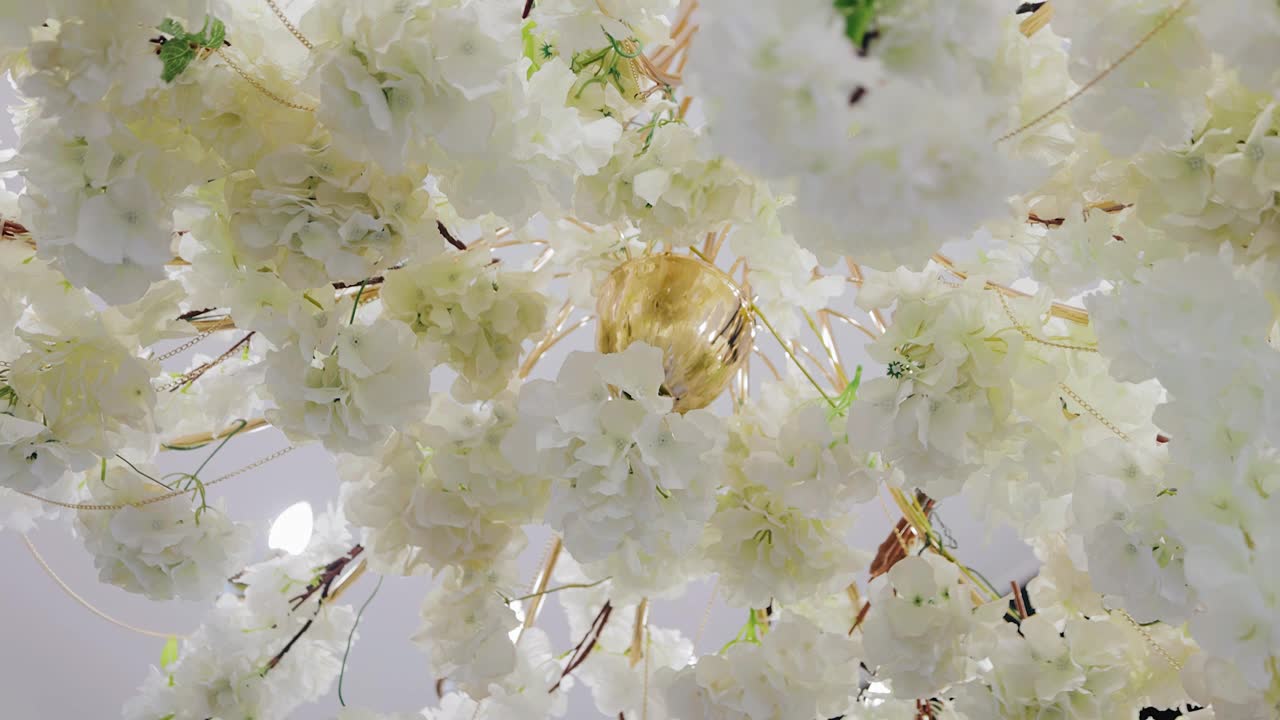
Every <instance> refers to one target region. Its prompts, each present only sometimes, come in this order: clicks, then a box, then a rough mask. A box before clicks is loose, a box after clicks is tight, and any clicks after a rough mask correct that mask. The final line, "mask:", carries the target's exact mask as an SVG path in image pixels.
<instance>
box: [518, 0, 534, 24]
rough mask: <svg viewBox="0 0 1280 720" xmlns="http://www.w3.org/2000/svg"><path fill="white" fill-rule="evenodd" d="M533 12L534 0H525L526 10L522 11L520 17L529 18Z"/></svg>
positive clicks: (522, 18)
mask: <svg viewBox="0 0 1280 720" xmlns="http://www.w3.org/2000/svg"><path fill="white" fill-rule="evenodd" d="M531 12H533V0H524V12H522V13H520V19H521V20H526V19H528V17H529V13H531Z"/></svg>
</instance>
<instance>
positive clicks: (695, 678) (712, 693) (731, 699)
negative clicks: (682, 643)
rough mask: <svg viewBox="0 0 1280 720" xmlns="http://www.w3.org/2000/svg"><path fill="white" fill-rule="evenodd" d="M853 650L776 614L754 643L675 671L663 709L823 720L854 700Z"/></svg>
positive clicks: (840, 637)
mask: <svg viewBox="0 0 1280 720" xmlns="http://www.w3.org/2000/svg"><path fill="white" fill-rule="evenodd" d="M859 654H860V653H859V648H858V645H857V643H856V642H855V641H853V640H851V639H849V638H848V637H846V636H845V635H844V634H843V633H828V632H823V631H822V630H820V629H818V628H817V627H816V626H814V625H813V624H812V623H810V622H809V621H807V620H805V619H804V618H800V617H796V616H794V615H785V614H784V615H783V616H782V617H781V618H778V619H776V620H775V621H774V622H773V624H772V627H771V628H769V629H768V631H767V632H765V634H764V637H763V638H762V639H759V640H758V641H757V642H737V643H734V644H733V645H732V646H731V647H730V648H729V649H728V650H727V651H725V652H724V654H722V655H707V656H704V657H702V658H700V659H699V661H698V663H697V664H696V665H694V666H690V667H687V668H684V669H682V670H680V671H679V672H678V673H676V676H675V677H674V678H664V677H663V675H664V674H663V673H660V674H659V676H658V677H659V679H660V681H665V682H666V683H669V690H668V691H667V707H668V709H669V712H670V714H671V716H673V717H678V718H682V719H684V718H717V719H718V720H753V719H754V718H771V719H773V718H776V719H777V720H781V719H782V718H810V717H831V716H832V715H833V714H838V713H841V712H843V711H844V710H845V709H846V708H848V707H849V704H850V702H849V701H850V697H851V696H853V695H856V694H857V684H856V683H855V682H850V680H851V679H852V678H857V677H858V673H859V670H858V655H859Z"/></svg>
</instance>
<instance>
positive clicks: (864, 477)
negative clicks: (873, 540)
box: [702, 381, 876, 607]
mask: <svg viewBox="0 0 1280 720" xmlns="http://www.w3.org/2000/svg"><path fill="white" fill-rule="evenodd" d="M827 412H828V410H827V408H826V406H825V405H823V404H821V401H820V400H818V399H816V398H814V397H813V394H812V392H811V391H810V390H807V389H806V388H801V387H798V386H796V385H795V384H794V381H793V382H792V383H790V384H783V383H777V384H773V385H769V386H767V387H766V388H765V389H764V390H763V393H762V398H761V400H760V402H759V403H758V404H755V405H753V406H752V407H749V408H744V409H743V410H742V411H740V413H739V415H738V416H737V417H736V418H735V422H734V426H733V427H732V428H731V435H730V442H729V448H728V452H727V454H726V460H727V464H728V466H729V468H730V472H731V474H730V477H729V478H727V480H726V483H725V485H726V491H725V492H723V493H721V494H720V496H719V499H718V501H717V505H716V510H715V512H714V513H713V514H712V515H711V519H710V520H709V521H708V523H707V530H706V533H705V535H704V537H703V548H702V550H703V553H704V554H705V555H706V558H707V562H708V565H709V567H710V569H712V570H714V571H715V572H717V573H718V575H719V578H720V588H721V590H722V592H724V594H725V597H726V599H728V600H729V601H730V602H731V603H733V604H734V605H743V606H746V607H764V606H766V605H768V604H769V602H770V600H771V599H776V600H777V601H779V602H781V603H784V604H790V603H792V602H795V601H799V600H804V599H807V598H811V597H815V596H821V595H827V594H830V593H833V592H838V591H840V590H842V589H843V588H845V587H847V586H848V585H849V584H850V583H851V582H853V581H854V579H855V577H856V575H857V574H858V572H859V571H860V570H862V569H864V568H865V566H866V564H867V558H866V557H865V553H863V552H862V551H860V550H858V549H857V548H854V547H852V546H850V545H849V543H848V542H847V541H846V540H845V535H846V534H847V532H848V530H849V526H850V522H849V519H848V518H849V513H850V512H851V511H852V510H853V507H854V505H856V504H857V503H860V502H865V501H866V500H868V499H870V498H871V497H873V496H874V495H875V491H876V486H875V482H874V480H873V479H872V476H871V474H870V473H868V472H865V471H864V466H865V464H866V463H865V462H864V461H863V460H862V459H861V458H857V457H855V456H854V453H853V452H852V451H851V450H850V448H849V445H848V443H846V442H844V438H843V437H838V436H837V432H836V430H835V429H833V427H832V426H833V425H838V424H839V422H838V421H833V419H832V418H829V417H828V414H827Z"/></svg>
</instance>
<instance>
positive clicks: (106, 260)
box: [15, 0, 213, 304]
mask: <svg viewBox="0 0 1280 720" xmlns="http://www.w3.org/2000/svg"><path fill="white" fill-rule="evenodd" d="M200 5H203V3H199V2H184V3H177V4H175V5H173V6H168V5H163V4H156V3H154V2H151V1H150V0H128V1H126V2H120V3H110V2H88V3H60V4H55V5H53V6H51V7H49V8H48V11H47V12H48V14H47V17H48V18H51V21H47V22H43V23H42V24H41V25H40V27H39V28H35V29H33V31H32V34H31V44H30V47H29V49H28V52H27V55H26V57H27V60H28V61H29V62H28V63H26V64H23V65H22V66H20V67H18V68H15V70H16V72H15V80H16V82H17V85H18V87H19V88H20V90H21V91H22V93H23V94H24V95H25V96H26V97H28V98H30V99H31V100H33V101H35V102H34V103H33V104H32V105H31V106H30V107H29V108H28V109H27V112H26V117H25V120H24V122H23V127H22V130H23V131H22V133H21V142H20V149H21V153H20V165H21V170H22V175H23V179H24V180H25V189H24V194H23V198H22V204H23V210H24V216H25V217H26V218H27V220H28V223H27V224H28V225H29V226H30V227H31V229H32V230H33V231H35V232H36V233H37V234H38V235H39V237H40V245H39V247H40V253H41V255H42V256H44V257H47V258H50V259H53V260H54V261H55V262H56V263H57V265H58V266H59V267H60V269H62V271H63V272H65V273H66V274H67V277H68V279H69V280H71V281H72V282H74V283H76V284H77V285H80V286H83V287H88V288H90V289H91V290H93V291H94V292H95V293H97V294H98V295H99V296H100V297H102V298H103V299H105V300H107V301H108V302H110V303H113V304H120V303H127V302H132V301H133V300H136V299H137V298H139V297H141V296H142V294H143V293H144V292H145V291H146V289H147V287H148V286H149V285H150V284H151V283H152V282H154V281H156V280H159V279H161V278H162V277H163V266H164V264H165V263H166V262H168V261H169V260H170V259H171V258H172V250H171V247H170V245H171V243H172V234H173V229H174V228H173V222H172V213H173V210H174V208H175V207H176V205H177V202H178V195H179V194H180V193H181V192H182V191H183V190H185V189H186V187H187V186H189V185H190V184H192V183H193V182H200V181H203V180H207V179H208V174H209V173H210V167H211V165H212V162H211V158H212V157H213V156H212V154H211V153H210V152H209V151H208V150H207V149H206V148H205V147H204V146H203V145H201V144H200V143H199V142H198V141H196V140H195V139H194V138H192V137H191V135H190V134H189V133H188V131H187V129H186V128H184V127H183V126H182V124H181V123H179V122H176V121H175V119H174V118H173V117H172V115H171V114H170V113H168V112H165V110H164V109H163V107H164V105H165V100H164V96H165V94H166V93H167V92H168V90H169V89H170V86H169V85H167V84H165V83H163V82H162V81H161V77H160V75H161V70H162V64H161V62H160V60H159V59H158V58H157V56H156V54H155V51H154V47H155V46H154V45H152V43H151V42H149V40H150V38H152V37H154V36H155V29H154V28H155V25H156V24H157V23H158V22H159V19H163V18H164V17H165V16H169V17H173V18H176V19H177V20H178V21H179V22H181V23H183V24H184V26H190V25H191V22H190V21H191V20H193V19H194V20H195V27H197V28H198V26H199V22H200V20H201V19H202V18H203V16H204V12H203V8H199V9H198V7H199V6H200Z"/></svg>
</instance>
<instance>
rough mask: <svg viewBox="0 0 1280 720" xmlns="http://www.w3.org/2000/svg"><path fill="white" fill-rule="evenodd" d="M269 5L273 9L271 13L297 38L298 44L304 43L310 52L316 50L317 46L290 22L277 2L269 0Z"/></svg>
mask: <svg viewBox="0 0 1280 720" xmlns="http://www.w3.org/2000/svg"><path fill="white" fill-rule="evenodd" d="M267 5H268V6H269V7H270V8H271V12H273V13H275V14H276V17H278V18H280V23H281V24H282V25H284V27H285V29H286V30H288V31H289V33H290V34H291V35H293V36H294V37H295V38H297V39H298V42H300V43H302V46H303V47H305V48H306V49H308V50H315V49H316V47H315V45H312V44H311V41H310V40H308V39H307V36H306V35H303V34H302V31H301V30H299V29H298V26H297V25H294V24H293V22H292V21H291V20H289V16H288V15H285V14H284V10H282V9H281V8H280V6H279V5H277V4H276V0H267Z"/></svg>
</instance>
